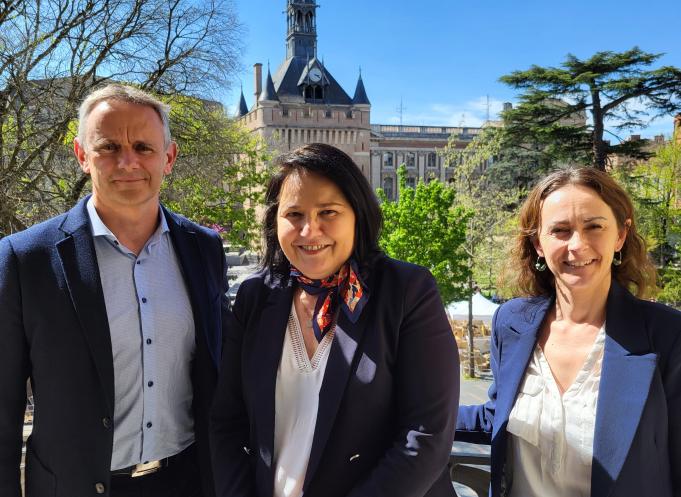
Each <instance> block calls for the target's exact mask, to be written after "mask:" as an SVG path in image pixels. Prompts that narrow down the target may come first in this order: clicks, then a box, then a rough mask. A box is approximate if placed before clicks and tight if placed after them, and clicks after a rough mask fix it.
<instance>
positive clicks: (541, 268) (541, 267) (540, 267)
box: [534, 255, 546, 271]
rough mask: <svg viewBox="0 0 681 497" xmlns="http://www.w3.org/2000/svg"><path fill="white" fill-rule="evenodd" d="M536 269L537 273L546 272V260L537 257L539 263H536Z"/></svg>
mask: <svg viewBox="0 0 681 497" xmlns="http://www.w3.org/2000/svg"><path fill="white" fill-rule="evenodd" d="M534 268H535V269H536V270H537V271H546V259H544V258H543V257H542V256H540V255H538V256H537V262H535V263H534Z"/></svg>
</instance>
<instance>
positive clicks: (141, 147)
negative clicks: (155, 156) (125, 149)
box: [135, 144, 152, 152]
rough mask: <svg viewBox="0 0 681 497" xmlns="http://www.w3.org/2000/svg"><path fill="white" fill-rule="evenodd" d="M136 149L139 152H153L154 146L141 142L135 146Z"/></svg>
mask: <svg viewBox="0 0 681 497" xmlns="http://www.w3.org/2000/svg"><path fill="white" fill-rule="evenodd" d="M135 150H137V151H138V152H151V151H152V148H151V147H150V146H148V145H144V144H140V145H136V146H135Z"/></svg>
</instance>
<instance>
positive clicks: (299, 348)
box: [274, 305, 335, 497]
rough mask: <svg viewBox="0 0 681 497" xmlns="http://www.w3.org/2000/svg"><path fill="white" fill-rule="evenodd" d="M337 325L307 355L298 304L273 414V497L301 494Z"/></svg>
mask: <svg viewBox="0 0 681 497" xmlns="http://www.w3.org/2000/svg"><path fill="white" fill-rule="evenodd" d="M334 332H335V328H334V329H332V330H331V331H329V332H328V333H327V334H326V335H324V338H323V339H322V341H321V342H320V343H319V345H318V346H317V350H316V351H315V354H314V356H313V357H312V359H310V358H308V356H307V351H306V350H305V342H304V341H303V334H302V331H301V329H300V322H299V320H298V316H297V315H296V310H295V307H294V306H293V305H292V306H291V314H290V316H289V320H288V326H287V329H286V338H285V339H284V347H283V350H282V353H281V362H280V363H279V369H278V371H277V385H276V390H275V415H274V467H275V470H274V471H275V472H274V474H275V478H274V497H300V496H301V495H302V493H303V483H304V482H305V473H306V472H307V463H308V461H309V459H310V450H311V449H312V439H313V437H314V431H315V425H316V423H317V409H318V407H319V390H320V389H321V386H322V381H323V380H324V371H325V370H326V363H327V361H328V358H329V351H330V349H331V343H332V342H333V336H334Z"/></svg>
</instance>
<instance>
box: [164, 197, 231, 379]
mask: <svg viewBox="0 0 681 497" xmlns="http://www.w3.org/2000/svg"><path fill="white" fill-rule="evenodd" d="M163 213H164V215H165V217H166V222H167V223H168V229H169V230H170V237H171V239H172V241H173V246H174V248H175V251H176V253H177V257H178V259H179V261H180V265H181V266H182V273H183V275H184V280H185V282H186V284H187V290H188V292H189V299H190V301H191V304H192V309H193V311H194V312H193V315H194V323H195V325H196V328H197V330H200V331H199V332H200V333H201V335H203V337H204V338H205V340H206V344H207V345H208V350H209V352H210V356H211V359H212V360H213V364H214V365H215V367H216V368H217V367H218V366H219V364H220V357H219V356H220V351H221V350H222V336H221V334H222V328H220V327H219V326H209V325H208V323H206V319H209V316H210V305H211V304H213V303H214V299H215V293H216V292H217V294H218V298H221V297H222V295H221V292H222V288H215V289H211V290H214V291H209V290H208V288H207V285H208V284H209V282H210V280H209V278H208V275H207V274H206V270H205V268H204V263H205V262H204V261H206V260H207V254H203V253H202V252H201V247H200V244H199V241H198V240H197V237H196V232H195V231H194V228H193V227H192V226H191V225H189V226H188V225H187V224H185V223H183V222H182V220H181V219H177V218H176V217H175V216H174V215H173V214H172V213H171V212H170V211H168V210H166V209H165V208H164V209H163ZM197 339H198V337H197Z"/></svg>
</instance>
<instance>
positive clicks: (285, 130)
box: [237, 0, 481, 198]
mask: <svg viewBox="0 0 681 497" xmlns="http://www.w3.org/2000/svg"><path fill="white" fill-rule="evenodd" d="M317 7H318V6H317V3H316V0H287V6H286V19H287V30H286V59H285V60H284V61H283V62H282V63H281V65H280V66H279V67H278V68H277V70H276V71H275V72H274V73H272V72H271V70H270V68H269V67H268V68H267V74H266V75H265V78H264V79H265V81H264V84H263V67H262V64H260V63H257V64H255V65H254V71H253V72H254V78H255V81H254V102H255V103H254V105H253V106H252V107H251V108H250V109H249V107H248V105H247V103H246V99H245V97H244V94H243V90H242V92H241V97H240V101H239V108H238V111H237V112H238V115H237V117H238V118H239V119H240V121H241V122H242V123H243V124H244V126H246V127H247V129H249V130H251V131H252V132H254V133H257V134H258V135H260V136H261V137H262V138H264V139H265V140H266V142H267V143H268V144H269V145H270V146H271V147H272V148H273V149H274V150H276V151H278V152H286V151H289V150H292V149H295V148H297V147H299V146H301V145H304V144H306V143H314V142H322V143H328V144H331V145H334V146H336V147H338V148H340V149H341V150H343V151H344V152H346V153H347V154H348V155H350V156H351V157H352V158H353V160H354V161H355V162H356V163H357V164H358V165H359V167H360V168H361V169H362V171H363V172H364V174H365V176H366V177H367V179H368V180H369V181H370V182H371V185H372V187H374V188H379V187H383V188H384V189H385V190H386V193H387V194H388V197H389V198H395V197H396V196H397V175H396V170H397V167H399V165H400V164H402V163H404V164H405V165H406V166H407V171H408V178H407V182H408V184H409V185H415V184H416V181H417V180H418V179H423V180H428V179H429V178H439V179H441V180H443V181H446V180H448V179H449V178H450V177H451V174H452V170H451V169H447V168H445V167H444V166H445V164H443V161H442V158H441V157H440V156H439V155H438V154H437V151H438V150H439V149H441V148H444V147H445V146H446V145H447V141H448V139H449V137H450V136H451V135H454V136H456V143H457V147H458V146H460V148H464V147H465V146H466V144H467V143H468V142H470V141H471V140H472V139H473V138H474V137H475V136H476V135H477V134H478V133H480V131H481V128H474V127H447V126H394V125H383V124H373V125H372V124H371V119H370V118H371V103H370V101H369V98H368V96H367V92H366V89H365V87H364V82H363V81H362V75H361V73H360V75H359V78H358V80H357V84H356V87H355V91H354V94H353V96H352V97H350V95H349V94H348V93H346V91H345V90H344V89H343V88H342V87H341V86H340V84H339V83H338V82H337V81H336V80H335V79H334V77H333V75H332V74H331V72H330V71H329V69H328V67H327V66H326V65H325V64H324V62H323V61H321V60H319V59H318V57H317V22H316V19H317V15H316V11H317Z"/></svg>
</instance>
